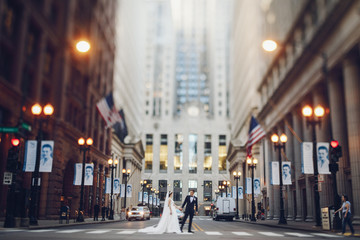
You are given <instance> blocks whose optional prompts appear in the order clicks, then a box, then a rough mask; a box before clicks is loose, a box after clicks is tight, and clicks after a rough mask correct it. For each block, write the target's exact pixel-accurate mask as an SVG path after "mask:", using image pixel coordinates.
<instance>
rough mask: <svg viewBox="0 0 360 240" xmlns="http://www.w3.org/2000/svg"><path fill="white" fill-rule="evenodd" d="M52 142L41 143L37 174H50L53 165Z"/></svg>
mask: <svg viewBox="0 0 360 240" xmlns="http://www.w3.org/2000/svg"><path fill="white" fill-rule="evenodd" d="M53 152H54V141H50V140H45V141H41V152H40V154H41V155H40V165H39V172H51V170H52V165H53Z"/></svg>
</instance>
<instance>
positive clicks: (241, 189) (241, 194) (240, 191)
mask: <svg viewBox="0 0 360 240" xmlns="http://www.w3.org/2000/svg"><path fill="white" fill-rule="evenodd" d="M239 199H244V188H243V186H240V187H239Z"/></svg>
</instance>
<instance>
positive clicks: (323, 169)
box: [316, 142, 331, 174]
mask: <svg viewBox="0 0 360 240" xmlns="http://www.w3.org/2000/svg"><path fill="white" fill-rule="evenodd" d="M329 147H330V144H329V143H328V142H318V143H317V144H316V155H317V165H318V171H319V174H331V173H330V169H329V163H330V162H329Z"/></svg>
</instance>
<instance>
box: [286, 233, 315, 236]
mask: <svg viewBox="0 0 360 240" xmlns="http://www.w3.org/2000/svg"><path fill="white" fill-rule="evenodd" d="M285 234H286V235H290V236H295V237H314V236H312V235H309V234H303V233H291V232H286V233H285Z"/></svg>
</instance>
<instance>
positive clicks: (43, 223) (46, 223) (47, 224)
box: [0, 215, 124, 231]
mask: <svg viewBox="0 0 360 240" xmlns="http://www.w3.org/2000/svg"><path fill="white" fill-rule="evenodd" d="M84 220H85V221H84V222H76V221H74V219H70V220H69V223H68V224H67V223H66V221H65V220H63V222H62V224H61V223H60V222H59V220H38V225H37V226H29V227H18V228H4V222H3V221H0V231H1V230H4V229H46V228H59V227H69V226H78V225H88V224H104V223H113V222H121V221H124V219H120V216H119V215H117V216H115V215H114V220H108V219H106V220H105V221H101V217H99V221H94V219H93V218H85V219H84Z"/></svg>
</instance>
